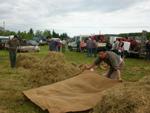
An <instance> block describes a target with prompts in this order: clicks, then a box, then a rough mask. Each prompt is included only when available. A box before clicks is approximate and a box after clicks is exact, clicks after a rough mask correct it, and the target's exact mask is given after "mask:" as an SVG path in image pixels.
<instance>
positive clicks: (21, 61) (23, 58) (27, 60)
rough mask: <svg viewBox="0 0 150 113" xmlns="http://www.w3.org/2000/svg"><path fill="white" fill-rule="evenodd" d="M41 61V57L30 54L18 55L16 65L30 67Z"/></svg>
mask: <svg viewBox="0 0 150 113" xmlns="http://www.w3.org/2000/svg"><path fill="white" fill-rule="evenodd" d="M37 62H39V59H38V58H36V57H33V56H30V55H22V54H20V55H18V56H17V63H16V67H23V68H26V69H30V68H32V67H33V66H34V64H35V63H37Z"/></svg>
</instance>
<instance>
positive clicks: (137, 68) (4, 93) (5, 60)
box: [0, 46, 150, 113]
mask: <svg viewBox="0 0 150 113" xmlns="http://www.w3.org/2000/svg"><path fill="white" fill-rule="evenodd" d="M18 54H32V55H33V56H37V57H40V58H41V57H43V56H45V55H47V54H48V48H47V46H43V47H41V51H40V52H39V53H18ZM64 55H65V57H66V59H67V60H68V61H70V62H72V63H75V64H91V63H92V62H93V61H94V58H89V57H86V54H84V53H76V52H69V51H66V52H65V53H64ZM104 71H105V70H103V69H100V68H99V69H98V72H99V73H100V74H101V73H103V72H104ZM149 72H150V61H146V60H144V59H133V58H127V59H125V66H124V69H123V71H122V77H123V80H124V81H130V82H134V81H137V80H139V79H141V78H142V77H144V76H145V75H149ZM27 73H28V72H26V71H25V70H22V69H21V68H18V69H11V68H10V66H9V56H8V52H7V51H1V50H0V113H46V112H44V111H42V110H41V109H39V108H38V107H37V106H35V105H34V104H32V103H31V102H30V101H28V100H27V99H25V98H24V97H23V95H22V93H21V92H22V91H23V90H26V89H28V87H27V86H26V85H24V84H23V83H22V81H23V79H24V75H25V74H27Z"/></svg>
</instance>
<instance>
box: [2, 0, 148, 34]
mask: <svg viewBox="0 0 150 113" xmlns="http://www.w3.org/2000/svg"><path fill="white" fill-rule="evenodd" d="M149 20H150V0H0V26H2V25H3V24H2V23H3V21H5V23H6V29H9V30H14V31H18V30H21V31H24V30H29V29H30V28H33V29H34V30H37V29H39V30H44V29H49V30H52V29H54V30H55V31H56V32H59V33H62V32H66V33H68V34H69V35H70V36H73V35H80V34H84V35H85V34H95V33H96V34H97V33H105V34H106V33H124V32H140V31H142V30H147V31H150V21H149Z"/></svg>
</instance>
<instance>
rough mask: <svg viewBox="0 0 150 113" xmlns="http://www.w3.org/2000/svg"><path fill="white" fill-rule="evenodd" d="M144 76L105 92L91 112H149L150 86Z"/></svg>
mask: <svg viewBox="0 0 150 113" xmlns="http://www.w3.org/2000/svg"><path fill="white" fill-rule="evenodd" d="M146 78H147V77H146ZM146 78H143V80H141V81H142V82H141V81H139V82H136V83H125V84H124V85H123V86H121V87H119V88H118V87H116V88H114V89H111V90H109V91H107V92H105V94H104V95H103V97H102V100H101V101H100V102H99V103H98V104H97V105H96V107H95V108H94V110H93V113H150V109H149V106H150V86H149V85H147V79H146ZM148 78H150V77H148ZM145 79H146V81H145ZM149 80H150V79H149ZM144 81H145V82H144ZM141 83H142V84H141ZM148 83H149V82H148Z"/></svg>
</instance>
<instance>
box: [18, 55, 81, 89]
mask: <svg viewBox="0 0 150 113" xmlns="http://www.w3.org/2000/svg"><path fill="white" fill-rule="evenodd" d="M19 57H20V58H19ZM19 57H18V63H17V67H24V68H26V69H29V70H30V75H28V80H27V81H28V83H29V84H30V85H31V87H38V86H42V85H47V84H51V83H55V82H58V81H61V80H65V79H67V78H70V77H73V76H75V75H77V74H78V73H80V69H79V68H78V67H76V66H74V65H73V64H71V63H69V62H67V61H66V59H65V57H64V55H63V54H62V53H58V52H57V53H56V52H50V53H49V54H48V55H47V56H45V57H44V58H42V59H37V58H36V57H33V56H32V57H31V56H22V55H21V56H19Z"/></svg>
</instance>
